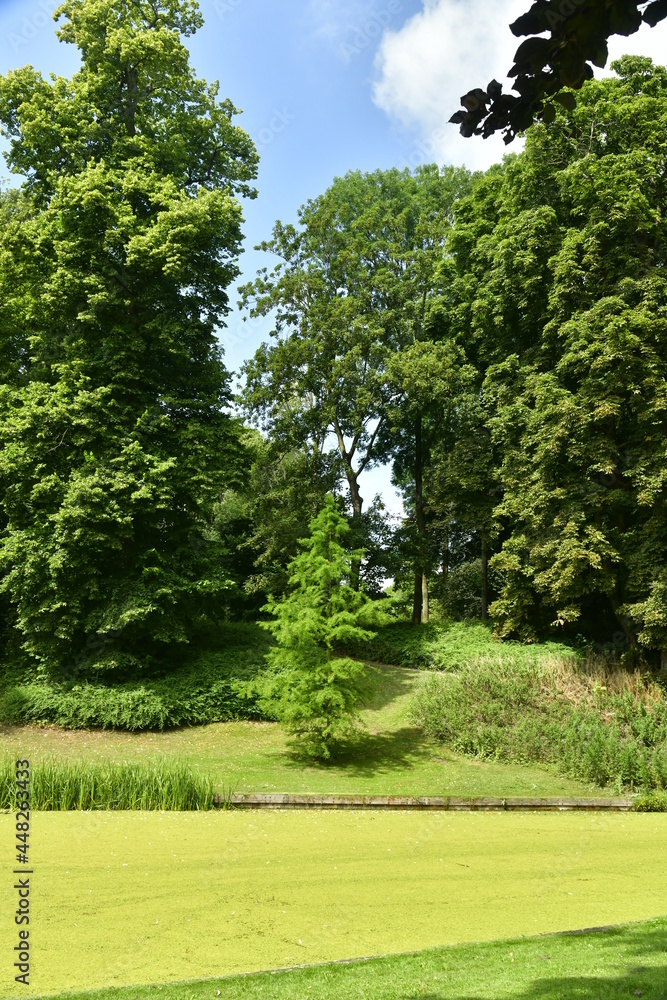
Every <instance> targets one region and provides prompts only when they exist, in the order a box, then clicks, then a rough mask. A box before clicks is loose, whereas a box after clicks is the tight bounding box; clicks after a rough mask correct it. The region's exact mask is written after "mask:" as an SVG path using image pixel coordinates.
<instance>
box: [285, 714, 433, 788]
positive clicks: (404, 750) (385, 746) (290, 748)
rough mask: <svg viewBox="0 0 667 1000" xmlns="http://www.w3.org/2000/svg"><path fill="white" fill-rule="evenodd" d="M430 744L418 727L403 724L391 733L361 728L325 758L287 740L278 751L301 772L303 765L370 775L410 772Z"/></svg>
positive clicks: (424, 757)
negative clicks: (304, 751)
mask: <svg viewBox="0 0 667 1000" xmlns="http://www.w3.org/2000/svg"><path fill="white" fill-rule="evenodd" d="M432 753H433V747H432V746H431V744H430V743H429V741H428V740H427V738H426V737H425V736H424V734H423V733H422V731H421V730H420V729H416V728H414V727H412V726H404V727H403V728H401V729H396V730H394V731H391V732H383V733H370V732H364V731H360V732H359V733H358V734H356V735H355V737H354V738H353V739H349V740H346V741H345V742H341V744H340V745H339V747H338V748H337V749H336V751H335V754H334V755H332V756H331V758H330V759H329V760H327V761H316V760H313V759H312V758H309V757H307V756H304V755H302V754H301V752H300V751H299V747H298V743H297V741H296V740H295V741H292V742H290V743H288V745H287V749H286V751H283V752H282V753H281V754H280V757H281V760H282V762H283V764H284V765H286V766H287V767H288V768H294V769H296V770H300V771H303V768H304V767H310V768H315V769H317V770H323V771H327V773H329V774H331V773H335V772H336V771H340V772H342V773H345V774H346V775H348V776H349V775H354V776H358V777H360V778H369V777H372V776H373V775H375V774H380V773H391V772H393V771H396V772H403V773H405V772H406V771H408V772H409V771H411V770H413V768H414V767H415V766H416V765H417V764H418V763H419V762H420V761H421V760H430V759H431V756H432Z"/></svg>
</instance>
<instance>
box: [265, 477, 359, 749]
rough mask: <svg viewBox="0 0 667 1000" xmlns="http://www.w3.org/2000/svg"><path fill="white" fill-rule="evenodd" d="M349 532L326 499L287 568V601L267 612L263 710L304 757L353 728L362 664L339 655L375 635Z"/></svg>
mask: <svg viewBox="0 0 667 1000" xmlns="http://www.w3.org/2000/svg"><path fill="white" fill-rule="evenodd" d="M349 534H350V528H349V526H348V524H347V523H346V521H345V519H344V518H343V517H342V516H341V515H340V514H339V513H338V511H337V509H336V502H335V499H334V497H333V496H331V495H329V496H327V498H326V503H325V505H324V507H323V508H322V510H321V511H320V513H319V514H318V515H317V517H314V518H313V519H312V520H311V522H310V537H309V538H308V539H306V540H305V541H303V542H302V543H301V548H302V551H301V553H300V554H299V555H298V556H296V557H295V558H294V559H293V560H292V562H291V563H290V565H289V567H288V568H289V587H290V590H289V592H288V594H287V596H286V597H285V598H284V600H282V601H281V602H276V601H275V600H273V599H270V600H269V603H268V605H267V608H266V610H267V611H269V612H270V613H271V614H272V615H273V619H274V620H273V621H272V622H267V623H266V628H267V629H268V630H269V631H270V632H271V633H272V634H273V637H274V639H275V641H276V645H275V647H274V648H272V649H270V650H269V652H268V653H267V656H266V659H267V662H268V665H269V668H270V670H271V674H270V676H269V677H268V678H267V680H266V682H265V684H264V689H263V690H264V697H263V701H262V705H263V706H265V707H266V708H267V709H268V710H270V711H272V712H273V713H274V714H275V715H276V717H277V718H278V719H279V721H280V722H282V723H283V725H284V726H285V728H286V729H287V731H288V732H290V733H293V734H295V735H296V737H297V739H298V742H299V745H300V747H301V748H302V750H303V752H304V753H305V754H306V755H309V756H312V757H316V758H322V759H327V758H329V757H330V756H331V752H332V749H333V748H334V746H335V745H336V743H338V742H339V741H340V740H341V739H342V738H343V737H345V736H347V735H349V734H350V733H352V732H353V731H354V728H355V722H356V721H357V719H358V716H357V712H356V709H357V706H358V705H359V702H360V700H361V697H362V695H363V694H364V691H365V689H366V684H365V678H366V674H367V671H366V670H365V669H364V666H363V664H361V663H359V662H355V661H354V660H352V659H350V658H349V657H345V656H337V655H336V649H337V648H338V647H341V646H345V645H346V644H349V643H353V642H360V641H368V640H369V639H370V638H372V632H370V631H369V630H368V629H367V628H363V627H362V626H361V624H360V622H361V620H362V619H363V618H364V615H366V618H367V617H368V614H369V610H370V600H369V598H368V597H367V596H366V595H365V594H364V593H363V591H358V590H355V589H354V587H353V586H352V585H351V575H352V566H353V561H354V560H355V558H356V559H359V560H360V559H361V553H360V552H354V551H353V552H349V553H348V552H346V550H345V540H346V538H347V537H348V536H349Z"/></svg>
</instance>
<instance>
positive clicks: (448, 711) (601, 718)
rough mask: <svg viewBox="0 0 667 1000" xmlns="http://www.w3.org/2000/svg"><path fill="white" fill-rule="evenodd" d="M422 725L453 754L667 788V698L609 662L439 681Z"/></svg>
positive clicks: (494, 667)
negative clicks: (454, 752) (541, 766)
mask: <svg viewBox="0 0 667 1000" xmlns="http://www.w3.org/2000/svg"><path fill="white" fill-rule="evenodd" d="M411 712H412V718H413V720H414V721H415V722H416V723H417V724H418V725H420V726H421V727H422V728H423V729H424V731H425V732H426V733H427V734H428V735H429V736H430V737H432V738H434V739H436V740H439V741H441V742H442V743H444V744H446V745H447V746H448V747H450V748H451V749H452V750H455V751H457V752H459V753H464V754H467V755H470V756H475V757H478V758H482V759H487V760H488V759H493V760H497V761H504V762H508V763H517V764H535V763H544V764H551V765H555V766H556V767H557V769H558V770H559V771H560V772H561V773H562V774H565V775H568V776H570V777H573V778H577V779H579V780H582V781H585V782H594V783H595V784H597V785H599V786H600V787H615V788H616V789H617V790H618V792H619V793H620V792H621V791H622V790H624V789H630V790H633V789H639V788H641V789H644V790H651V789H665V788H667V698H666V697H665V692H664V690H663V689H662V688H661V687H660V686H659V685H658V684H657V683H656V682H655V681H654V680H652V679H651V678H650V677H649V676H647V675H646V674H642V673H641V672H640V671H638V670H636V671H634V672H630V671H628V670H625V669H623V668H622V667H620V666H611V665H609V664H608V663H606V662H605V661H604V660H602V659H597V660H595V659H589V660H583V661H582V660H580V659H578V658H577V657H576V656H575V655H574V654H573V653H570V655H564V654H559V655H554V654H553V652H552V653H548V652H546V653H545V652H544V647H542V655H541V656H536V657H535V658H533V659H532V660H527V659H525V658H522V657H517V656H513V655H512V654H511V652H510V651H508V652H507V653H503V655H502V656H495V657H494V656H490V655H487V657H486V658H483V659H478V660H477V661H476V662H474V663H467V664H465V665H464V666H463V667H462V668H461V669H460V670H459V671H458V672H456V673H443V672H439V673H434V674H431V675H429V676H428V677H426V678H425V679H424V682H423V683H422V684H421V685H420V687H419V689H418V690H417V692H416V693H415V696H414V699H413V703H412V709H411Z"/></svg>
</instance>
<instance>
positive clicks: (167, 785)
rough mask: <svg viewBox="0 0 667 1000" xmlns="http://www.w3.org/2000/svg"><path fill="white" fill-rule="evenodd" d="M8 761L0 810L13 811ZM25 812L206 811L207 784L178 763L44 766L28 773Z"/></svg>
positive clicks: (1, 769)
mask: <svg viewBox="0 0 667 1000" xmlns="http://www.w3.org/2000/svg"><path fill="white" fill-rule="evenodd" d="M16 805H17V803H16V775H15V762H14V760H5V761H3V762H2V764H0V808H2V809H10V810H11V811H12V812H13V811H14V810H15V809H16ZM30 808H31V809H42V810H62V809H65V810H70V809H170V810H171V809H181V810H185V809H212V808H213V784H212V782H211V780H210V778H205V777H200V776H198V775H194V774H192V772H191V771H190V770H189V769H188V768H187V767H186V766H185V765H184V764H171V763H167V762H165V761H161V762H159V763H157V764H155V763H154V764H118V765H114V764H96V765H90V764H83V763H72V764H63V763H61V762H59V761H58V762H56V761H44V762H42V763H40V764H37V765H35V766H33V767H32V768H31V771H30Z"/></svg>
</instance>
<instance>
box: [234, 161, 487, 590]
mask: <svg viewBox="0 0 667 1000" xmlns="http://www.w3.org/2000/svg"><path fill="white" fill-rule="evenodd" d="M468 185H469V174H468V172H467V171H465V170H462V169H456V168H445V169H443V170H442V171H440V170H438V168H437V167H436V166H427V167H422V168H420V169H418V170H417V171H416V172H415V174H414V175H413V174H411V173H410V172H409V171H407V170H406V171H403V172H400V171H398V170H388V171H375V172H374V173H372V174H361V173H360V172H354V173H349V174H347V175H346V176H345V177H344V178H337V179H336V180H335V181H334V183H333V185H332V186H331V187H330V188H329V190H328V191H327V192H325V194H324V195H322V196H321V197H320V198H318V199H315V200H314V201H312V202H309V203H308V204H307V205H306V206H305V207H304V208H302V209H301V211H300V213H299V217H300V222H301V225H302V228H301V230H300V231H297V230H296V229H295V228H294V227H290V226H283V225H282V224H280V223H278V224H277V225H276V227H275V229H274V238H273V240H272V241H271V242H270V243H265V244H262V248H263V249H265V250H270V251H272V252H273V253H276V254H277V255H278V256H279V257H281V258H282V261H283V263H281V264H278V265H277V267H276V268H275V269H274V271H273V272H272V273H271V274H268V272H267V271H266V269H264V270H263V271H262V272H260V276H259V277H258V278H257V280H256V281H255V282H254V283H252V284H250V285H247V286H246V287H245V288H244V289H243V295H244V299H243V301H244V304H246V305H247V304H252V312H253V315H258V314H262V315H266V314H268V313H270V312H271V311H272V310H274V309H275V310H276V329H275V331H274V334H273V336H274V337H275V339H276V341H277V343H276V344H275V345H271V346H268V345H263V346H262V347H261V348H260V350H259V351H258V352H257V354H256V355H255V358H254V359H253V361H252V362H251V363H250V364H248V365H247V366H246V375H247V384H246V389H245V392H244V400H245V405H246V407H247V410H248V412H249V413H251V414H253V415H255V416H259V417H260V418H261V419H263V421H264V425H265V427H266V428H267V430H269V431H270V433H271V434H272V435H277V436H279V437H282V438H285V439H286V440H289V439H290V438H291V439H292V440H295V442H296V443H298V445H299V446H300V447H304V446H305V444H306V442H310V447H312V448H313V449H315V450H320V451H321V450H323V449H324V446H325V443H326V441H327V438H328V436H329V435H331V436H332V437H333V438H334V440H335V441H336V446H337V450H338V453H339V457H340V461H341V466H342V469H343V472H344V475H345V478H346V480H347V483H348V486H349V491H350V501H351V506H352V512H353V522H355V524H357V525H358V524H359V522H360V520H361V515H362V510H363V497H362V495H361V489H360V477H361V475H362V474H363V472H364V470H365V469H366V468H370V467H372V465H373V464H375V463H376V462H378V461H382V460H386V459H388V458H389V457H390V456H391V455H392V454H393V453H394V451H395V447H396V443H397V439H396V435H397V433H399V429H398V428H399V424H400V421H397V419H396V415H397V413H398V409H399V405H400V404H399V398H400V397H402V394H403V391H404V390H403V388H402V380H401V378H400V377H397V376H396V375H390V374H389V366H390V364H391V365H394V367H395V356H396V354H397V352H401V351H404V350H408V349H410V348H411V347H412V346H413V345H414V344H415V343H416V342H417V341H419V340H420V339H422V338H423V337H425V336H426V333H425V329H426V324H427V321H428V311H429V308H430V302H431V299H432V297H433V295H434V292H435V289H436V284H437V282H436V273H437V270H438V268H439V267H440V264H441V259H442V254H443V246H444V242H445V239H446V234H447V232H448V230H449V227H450V225H451V208H452V205H453V203H454V202H455V201H456V199H457V198H458V197H459V196H460V195H461V194H462V193H464V192H465V191H467V189H468ZM390 413H391V420H390V419H389V416H390ZM421 419H422V418H421V414H420V412H419V411H418V408H417V409H415V408H413V410H412V412H411V415H410V426H409V428H408V427H407V425H406V426H402V427H401V434H402V438H403V445H402V446H401V447H403V448H404V446H405V442H406V441H407V440H408V439H409V440H410V442H411V444H410V451H411V459H410V461H409V465H410V469H411V472H410V475H411V477H414V482H415V483H419V482H420V480H421V467H422V448H421V447H420V446H419V444H418V442H420V440H421V436H420V435H421ZM390 424H391V427H390ZM414 495H415V498H416V500H415V516H416V517H417V520H418V524H419V532H420V533H422V534H423V529H424V526H423V519H422V518H421V513H422V508H421V490H420V489H419V488H418V489H416V491H415V494H414ZM422 562H423V560H422ZM424 571H425V570H424V567H423V566H421V565H419V566H417V567H416V570H415V580H416V579H417V576H418V577H419V584H418V589H419V594H420V598H419V599H420V602H421V592H422V580H423V577H424ZM416 586H417V585H416Z"/></svg>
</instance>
